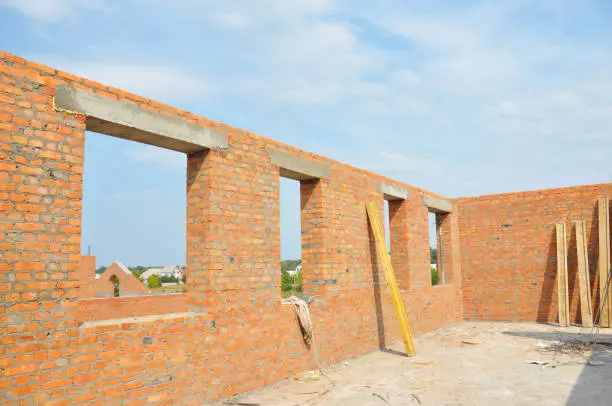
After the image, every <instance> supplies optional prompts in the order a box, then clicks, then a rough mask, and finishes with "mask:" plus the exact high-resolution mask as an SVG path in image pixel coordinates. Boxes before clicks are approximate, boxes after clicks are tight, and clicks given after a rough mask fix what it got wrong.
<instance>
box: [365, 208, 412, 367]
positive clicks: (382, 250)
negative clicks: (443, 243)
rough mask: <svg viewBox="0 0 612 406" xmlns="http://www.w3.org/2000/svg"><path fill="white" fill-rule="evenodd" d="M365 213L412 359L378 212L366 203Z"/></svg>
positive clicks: (406, 329) (408, 331) (403, 312)
mask: <svg viewBox="0 0 612 406" xmlns="http://www.w3.org/2000/svg"><path fill="white" fill-rule="evenodd" d="M366 211H367V213H368V218H369V219H370V226H371V227H372V231H373V232H374V238H375V239H376V250H377V251H378V255H379V256H380V259H381V260H382V263H383V267H384V268H385V276H386V279H387V286H388V287H389V290H390V291H391V299H392V301H393V307H394V308H395V314H396V315H397V320H398V322H399V325H400V331H401V333H402V339H403V340H404V346H405V348H406V354H408V356H410V357H412V356H414V355H416V352H415V349H414V340H413V338H412V331H411V330H410V326H409V325H408V316H406V309H404V302H403V301H402V297H401V295H400V290H399V286H398V285H397V280H396V279H395V273H394V272H393V266H392V265H391V257H390V256H389V251H388V250H387V244H386V242H385V235H384V234H383V231H382V227H381V225H380V220H379V217H378V210H377V209H376V205H375V204H374V202H368V203H367V204H366Z"/></svg>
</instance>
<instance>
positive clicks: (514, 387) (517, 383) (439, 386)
mask: <svg viewBox="0 0 612 406" xmlns="http://www.w3.org/2000/svg"><path fill="white" fill-rule="evenodd" d="M608 330H609V329H603V330H601V334H600V335H599V341H600V342H602V344H601V345H597V346H595V347H594V349H593V350H591V351H589V350H586V351H584V350H583V349H581V348H580V345H574V346H572V347H571V348H568V347H563V348H562V350H563V351H560V350H559V349H556V350H554V346H555V345H558V343H556V342H557V341H561V342H563V343H565V342H568V341H573V342H575V341H576V340H577V339H581V340H584V341H587V340H589V339H590V337H591V336H590V332H591V330H590V329H581V328H577V327H571V328H559V327H556V326H550V325H542V324H528V323H484V322H483V323H459V324H455V325H452V326H448V327H446V328H444V329H441V330H438V331H435V332H432V333H429V334H426V335H423V336H421V337H418V338H417V339H416V348H417V356H416V357H414V358H407V357H404V356H402V355H398V354H397V353H394V351H402V349H403V344H402V343H396V345H394V346H393V348H392V349H391V350H392V351H391V352H376V353H371V354H368V355H365V356H363V357H359V358H355V359H351V360H348V361H347V362H343V363H340V364H337V365H334V366H331V367H328V368H325V369H324V370H323V371H322V372H323V375H322V376H321V378H320V380H318V381H316V382H304V381H300V380H296V379H287V380H284V381H281V382H278V383H276V384H274V385H271V386H268V387H265V388H261V389H258V390H255V391H253V392H250V393H247V394H243V395H240V396H236V397H234V398H233V399H231V400H230V399H226V400H225V401H224V402H228V403H224V402H219V403H217V404H218V405H222V404H226V405H227V404H235V405H240V404H253V405H261V406H268V405H269V406H294V405H300V406H301V405H308V406H320V405H346V406H352V405H355V406H365V405H372V406H384V405H419V404H420V405H495V406H501V405H580V406H587V405H588V406H591V405H612V344H610V343H612V335H610V333H608ZM608 344H610V345H608ZM551 346H552V347H551ZM526 361H538V362H540V363H543V362H544V363H547V364H546V365H538V364H530V363H527V362H526ZM231 402H233V403H231Z"/></svg>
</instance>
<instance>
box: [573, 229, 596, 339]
mask: <svg viewBox="0 0 612 406" xmlns="http://www.w3.org/2000/svg"><path fill="white" fill-rule="evenodd" d="M575 224H576V249H577V250H578V284H579V287H580V311H581V315H582V326H583V327H593V305H592V303H591V278H590V276H589V256H588V252H587V243H586V241H587V239H586V225H585V221H584V220H579V221H576V222H575Z"/></svg>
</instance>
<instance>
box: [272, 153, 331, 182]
mask: <svg viewBox="0 0 612 406" xmlns="http://www.w3.org/2000/svg"><path fill="white" fill-rule="evenodd" d="M266 151H267V152H268V156H269V157H270V161H272V164H273V165H276V166H278V167H279V170H280V176H282V177H284V178H289V179H295V180H309V179H322V178H329V164H328V163H323V162H316V161H311V160H309V159H304V158H300V157H297V156H295V155H293V154H291V153H288V152H283V151H279V150H278V149H276V148H272V147H266Z"/></svg>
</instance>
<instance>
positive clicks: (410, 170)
mask: <svg viewBox="0 0 612 406" xmlns="http://www.w3.org/2000/svg"><path fill="white" fill-rule="evenodd" d="M610 21H612V3H610V2H609V1H604V0H600V1H574V0H558V1H546V2H543V1H535V0H533V1H528V0H504V1H496V0H489V1H462V2H457V1H450V0H448V1H427V2H423V1H402V0H379V1H376V2H371V1H365V0H292V1H288V0H236V1H232V0H225V1H212V0H201V1H196V0H174V1H166V0H164V1H162V0H148V1H145V0H126V1H110V0H88V1H84V0H83V1H81V0H47V1H36V0H30V1H23V0H0V34H1V35H0V46H1V47H2V49H4V50H7V51H9V52H13V53H16V54H18V55H20V56H24V57H26V58H29V59H34V60H36V61H39V62H42V63H46V64H49V65H52V66H54V67H57V68H61V69H64V70H67V71H69V72H73V73H76V74H79V75H82V76H86V77H88V78H91V79H94V80H98V81H101V82H103V83H106V84H109V85H114V86H117V87H120V88H124V89H126V90H129V91H132V92H135V93H138V94H141V95H144V96H148V97H151V98H155V99H158V100H160V101H163V102H165V103H168V104H172V105H174V106H177V107H180V108H183V109H186V110H190V111H193V112H195V113H197V114H200V115H203V116H206V117H208V118H211V119H214V120H219V121H223V122H227V123H229V124H232V125H234V126H238V127H241V128H244V129H247V130H251V131H254V132H256V133H259V134H261V135H264V136H266V137H269V138H273V139H276V140H280V141H283V142H286V143H289V144H293V145H296V146H298V147H301V148H304V149H307V150H310V151H313V152H316V153H320V154H323V155H326V156H329V157H331V158H334V159H337V160H340V161H344V162H348V163H351V164H353V165H356V166H360V167H363V168H367V169H370V170H373V171H376V172H379V173H382V174H384V175H387V176H390V177H393V178H396V179H400V180H402V181H405V182H408V183H411V184H413V185H416V186H421V187H424V188H427V189H430V190H433V191H436V192H439V193H442V194H444V195H447V196H450V197H456V196H470V195H478V194H485V193H496V192H504V191H518V190H526V189H538V188H547V187H557V186H566V185H576V184H585V183H598V182H609V181H611V180H612V167H611V166H610V164H609V154H610V151H612V134H611V132H612V63H611V62H612V25H611V24H609V22H610ZM86 155H87V160H86V168H85V211H84V218H83V227H84V229H83V244H84V246H86V245H88V244H91V245H92V251H93V252H94V253H95V254H96V255H98V258H99V262H101V263H108V262H110V261H111V260H115V259H117V260H121V261H123V262H124V263H126V264H128V265H136V264H162V263H184V256H185V253H184V213H185V209H184V177H185V174H184V171H185V169H184V168H185V162H184V157H183V156H181V155H180V154H175V153H171V152H168V151H163V150H158V149H155V148H151V147H146V146H143V145H139V144H133V143H129V142H125V141H121V140H116V139H111V138H110V137H103V136H100V135H96V134H94V135H88V139H87V146H86ZM290 186H291V184H285V183H283V191H282V199H281V204H282V209H281V215H282V220H283V221H282V235H283V237H282V251H283V252H282V256H283V257H284V258H292V257H296V256H299V235H298V234H297V233H295V230H296V229H297V227H298V224H299V216H298V214H297V211H295V210H290V209H289V208H294V207H297V205H299V201H298V197H297V194H296V192H295V188H294V189H293V191H292V190H291V187H290ZM111 214H112V215H111Z"/></svg>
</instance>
